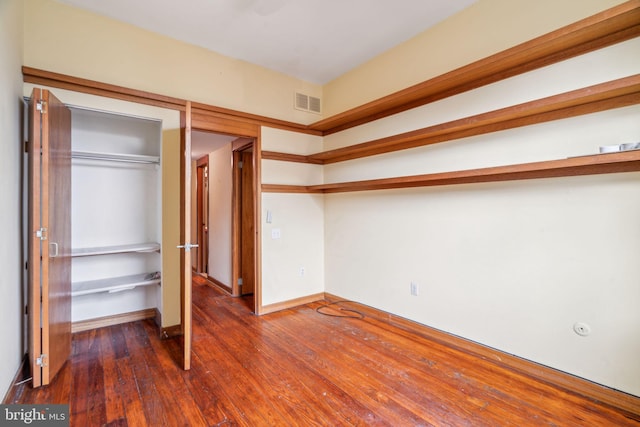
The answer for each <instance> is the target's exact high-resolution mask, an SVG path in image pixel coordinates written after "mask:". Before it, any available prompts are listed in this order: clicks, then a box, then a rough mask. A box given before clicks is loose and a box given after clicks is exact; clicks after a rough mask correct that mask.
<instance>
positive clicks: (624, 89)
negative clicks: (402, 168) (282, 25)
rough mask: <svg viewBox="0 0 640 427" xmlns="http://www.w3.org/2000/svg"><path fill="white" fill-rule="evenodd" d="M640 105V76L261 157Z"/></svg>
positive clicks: (346, 153) (381, 147)
mask: <svg viewBox="0 0 640 427" xmlns="http://www.w3.org/2000/svg"><path fill="white" fill-rule="evenodd" d="M638 103H640V74H636V75H633V76H629V77H624V78H621V79H617V80H613V81H610V82H605V83H600V84H597V85H594V86H589V87H586V88H582V89H577V90H574V91H570V92H565V93H561V94H558V95H553V96H549V97H546V98H541V99H537V100H534V101H530V102H526V103H523V104H518V105H513V106H510V107H505V108H501V109H498V110H494V111H490V112H487V113H481V114H477V115H474V116H469V117H465V118H462V119H458V120H453V121H450V122H446V123H441V124H437V125H433V126H428V127H425V128H422V129H417V130H414V131H410V132H405V133H401V134H398V135H393V136H389V137H386V138H381V139H376V140H372V141H367V142H363V143H359V144H354V145H350V146H347V147H343V148H338V149H335V150H329V151H324V152H320V153H316V154H311V155H307V156H300V155H291V154H285V153H275V152H271V151H269V152H266V155H265V152H263V155H262V158H264V159H271V160H281V161H290V162H302V163H312V164H330V163H337V162H342V161H347V160H353V159H358V158H362V157H368V156H374V155H378V154H384V153H390V152H394V151H400V150H406V149H409V148H416V147H422V146H425V145H430V144H437V143H441V142H447V141H452V140H456V139H460V138H466V137H470V136H476V135H483V134H487V133H492V132H498V131H502V130H507V129H513V128H517V127H522V126H528V125H533V124H538V123H544V122H549V121H553V120H560V119H566V118H570V117H575V116H580V115H584V114H590V113H596V112H599V111H605V110H610V109H614V108H621V107H626V106H630V105H635V104H638Z"/></svg>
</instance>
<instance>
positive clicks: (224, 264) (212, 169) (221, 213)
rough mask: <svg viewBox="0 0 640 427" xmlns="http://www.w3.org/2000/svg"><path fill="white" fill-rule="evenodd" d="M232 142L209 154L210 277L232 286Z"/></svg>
mask: <svg viewBox="0 0 640 427" xmlns="http://www.w3.org/2000/svg"><path fill="white" fill-rule="evenodd" d="M231 148H232V147H231V144H227V145H225V146H223V147H221V148H218V149H217V150H215V151H213V152H211V153H210V154H209V276H211V277H213V278H214V279H216V280H218V281H220V282H222V283H223V284H225V285H227V286H229V287H231V286H232V285H233V283H232V278H231V270H232V260H231V246H232V236H231V223H232V213H233V210H232V205H231V202H232V192H233V168H232V164H231V162H232V159H233V153H232V151H231Z"/></svg>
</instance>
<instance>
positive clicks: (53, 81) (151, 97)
mask: <svg viewBox="0 0 640 427" xmlns="http://www.w3.org/2000/svg"><path fill="white" fill-rule="evenodd" d="M22 75H23V79H24V81H25V82H26V83H32V84H36V85H44V86H49V87H56V88H60V89H66V90H71V91H74V92H80V93H87V94H90V95H97V96H104V97H107V98H114V99H120V100H124V101H130V102H136V103H139V104H145V105H153V106H156V107H162V108H168V109H171V110H178V111H186V105H187V101H186V100H184V99H180V98H173V97H170V96H165V95H160V94H157V93H152V92H145V91H141V90H136V89H130V88H127V87H123V86H117V85H113V84H109V83H101V82H98V81H95V80H89V79H83V78H80V77H74V76H68V75H66V74H60V73H54V72H52V71H45V70H40V69H37V68H32V67H27V66H23V67H22ZM192 107H193V112H194V114H199V115H201V116H205V117H206V116H211V117H217V118H223V119H224V118H230V119H233V120H237V121H242V122H245V123H247V124H251V125H254V126H255V125H263V126H270V127H274V128H279V129H286V130H291V131H295V132H301V133H308V134H312V135H321V134H322V132H321V131H318V130H314V129H310V128H309V127H308V126H307V125H302V124H298V123H294V122H289V121H285V120H279V119H274V118H271V117H266V116H260V115H257V114H250V113H245V112H242V111H237V110H232V109H229V108H223V107H216V106H213V105H208V104H202V103H195V102H194V103H192Z"/></svg>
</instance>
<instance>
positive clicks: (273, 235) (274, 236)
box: [271, 228, 282, 239]
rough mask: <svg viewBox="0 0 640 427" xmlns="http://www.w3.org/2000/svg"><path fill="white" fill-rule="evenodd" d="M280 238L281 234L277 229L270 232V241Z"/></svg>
mask: <svg viewBox="0 0 640 427" xmlns="http://www.w3.org/2000/svg"><path fill="white" fill-rule="evenodd" d="M280 237H282V233H281V232H280V229H279V228H274V229H273V230H271V238H272V239H279V238H280Z"/></svg>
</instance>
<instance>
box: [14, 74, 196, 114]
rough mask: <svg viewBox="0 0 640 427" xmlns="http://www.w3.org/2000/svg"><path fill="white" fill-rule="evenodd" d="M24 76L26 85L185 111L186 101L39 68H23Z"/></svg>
mask: <svg viewBox="0 0 640 427" xmlns="http://www.w3.org/2000/svg"><path fill="white" fill-rule="evenodd" d="M22 75H23V78H24V81H25V82H26V83H33V84H36V85H44V86H49V87H57V88H60V89H66V90H72V91H74V92H81V93H88V94H90V95H98V96H104V97H107V98H115V99H120V100H123V101H130V102H136V103H139V104H146V105H153V106H156V107H162V108H168V109H171V110H180V111H184V109H185V105H186V101H184V100H182V99H178V98H173V97H170V96H164V95H159V94H157V93H151V92H145V91H142V90H136V89H129V88H126V87H123V86H117V85H112V84H108V83H101V82H97V81H95V80H89V79H83V78H80V77H73V76H68V75H65V74H60V73H54V72H51V71H44V70H39V69H37V68H31V67H26V66H23V67H22Z"/></svg>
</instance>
